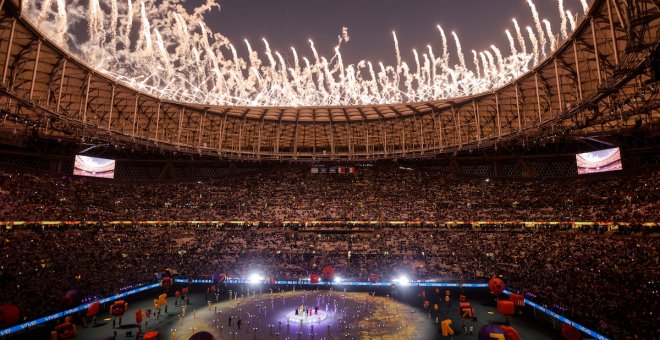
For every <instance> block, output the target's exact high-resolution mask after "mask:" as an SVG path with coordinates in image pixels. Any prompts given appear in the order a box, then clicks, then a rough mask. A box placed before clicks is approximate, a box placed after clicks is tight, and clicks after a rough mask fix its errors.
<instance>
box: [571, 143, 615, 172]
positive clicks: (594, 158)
mask: <svg viewBox="0 0 660 340" xmlns="http://www.w3.org/2000/svg"><path fill="white" fill-rule="evenodd" d="M575 159H576V161H577V169H578V175H584V174H593V173H597V172H606V171H615V170H621V169H623V167H622V165H621V150H620V149H619V148H611V149H605V150H598V151H593V152H585V153H579V154H577V155H575Z"/></svg>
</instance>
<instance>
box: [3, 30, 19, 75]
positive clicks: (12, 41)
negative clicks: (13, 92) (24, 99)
mask: <svg viewBox="0 0 660 340" xmlns="http://www.w3.org/2000/svg"><path fill="white" fill-rule="evenodd" d="M15 29H16V18H13V19H11V30H10V32H9V43H8V44H7V52H6V54H5V65H4V67H3V71H2V86H3V87H6V86H5V80H6V79H7V68H8V67H9V57H10V56H11V48H12V46H13V45H14V31H15Z"/></svg>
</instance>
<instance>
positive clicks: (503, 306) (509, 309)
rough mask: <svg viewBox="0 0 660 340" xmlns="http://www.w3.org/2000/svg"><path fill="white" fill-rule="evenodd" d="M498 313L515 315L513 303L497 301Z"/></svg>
mask: <svg viewBox="0 0 660 340" xmlns="http://www.w3.org/2000/svg"><path fill="white" fill-rule="evenodd" d="M497 312H498V313H500V314H502V315H513V314H514V307H513V302H511V301H508V300H500V301H497Z"/></svg>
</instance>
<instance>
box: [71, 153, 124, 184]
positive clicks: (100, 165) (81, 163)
mask: <svg viewBox="0 0 660 340" xmlns="http://www.w3.org/2000/svg"><path fill="white" fill-rule="evenodd" d="M73 174H74V175H75V176H88V177H100V178H115V160H114V159H105V158H97V157H89V156H83V155H76V161H75V162H74V166H73Z"/></svg>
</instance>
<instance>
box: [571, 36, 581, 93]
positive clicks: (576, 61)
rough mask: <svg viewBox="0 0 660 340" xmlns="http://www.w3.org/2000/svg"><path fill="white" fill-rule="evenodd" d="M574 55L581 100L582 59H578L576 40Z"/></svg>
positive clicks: (574, 42)
mask: <svg viewBox="0 0 660 340" xmlns="http://www.w3.org/2000/svg"><path fill="white" fill-rule="evenodd" d="M573 55H574V56H575V70H576V73H577V83H578V96H579V98H580V101H582V77H581V76H580V60H579V59H578V54H577V42H576V41H575V40H573Z"/></svg>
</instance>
